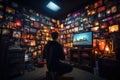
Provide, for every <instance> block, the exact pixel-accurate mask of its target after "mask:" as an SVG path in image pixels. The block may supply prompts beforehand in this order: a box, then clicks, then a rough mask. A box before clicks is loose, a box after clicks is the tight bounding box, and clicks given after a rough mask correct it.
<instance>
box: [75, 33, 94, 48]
mask: <svg viewBox="0 0 120 80" xmlns="http://www.w3.org/2000/svg"><path fill="white" fill-rule="evenodd" d="M92 44H93V34H92V32H83V33H77V34H74V35H73V46H81V47H82V46H86V47H88V46H90V47H92Z"/></svg>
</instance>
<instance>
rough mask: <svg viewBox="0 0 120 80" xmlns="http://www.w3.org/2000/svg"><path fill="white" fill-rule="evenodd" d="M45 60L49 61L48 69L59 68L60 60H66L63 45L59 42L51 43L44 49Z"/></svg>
mask: <svg viewBox="0 0 120 80" xmlns="http://www.w3.org/2000/svg"><path fill="white" fill-rule="evenodd" d="M43 54H44V58H46V60H47V66H48V68H51V67H52V68H54V69H55V68H56V67H57V66H59V63H60V60H64V58H65V56H64V53H63V49H62V45H61V44H59V43H58V42H57V41H49V42H48V43H47V44H46V45H45V48H44V53H43Z"/></svg>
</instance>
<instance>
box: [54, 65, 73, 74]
mask: <svg viewBox="0 0 120 80" xmlns="http://www.w3.org/2000/svg"><path fill="white" fill-rule="evenodd" d="M72 70H73V66H72V65H70V64H66V63H59V65H57V66H56V67H55V68H54V71H55V72H57V73H58V74H59V75H61V76H62V75H63V74H65V73H69V72H71V71H72Z"/></svg>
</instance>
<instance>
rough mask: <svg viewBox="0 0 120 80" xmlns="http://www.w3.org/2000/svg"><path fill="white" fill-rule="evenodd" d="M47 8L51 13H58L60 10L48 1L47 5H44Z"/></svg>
mask: <svg viewBox="0 0 120 80" xmlns="http://www.w3.org/2000/svg"><path fill="white" fill-rule="evenodd" d="M46 7H47V8H49V9H51V10H53V11H55V12H56V11H58V10H60V7H59V6H58V5H56V4H55V3H54V2H52V1H50V2H49V3H48V4H47V5H46Z"/></svg>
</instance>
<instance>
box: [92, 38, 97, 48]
mask: <svg viewBox="0 0 120 80" xmlns="http://www.w3.org/2000/svg"><path fill="white" fill-rule="evenodd" d="M96 45H97V40H96V39H93V47H96Z"/></svg>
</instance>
